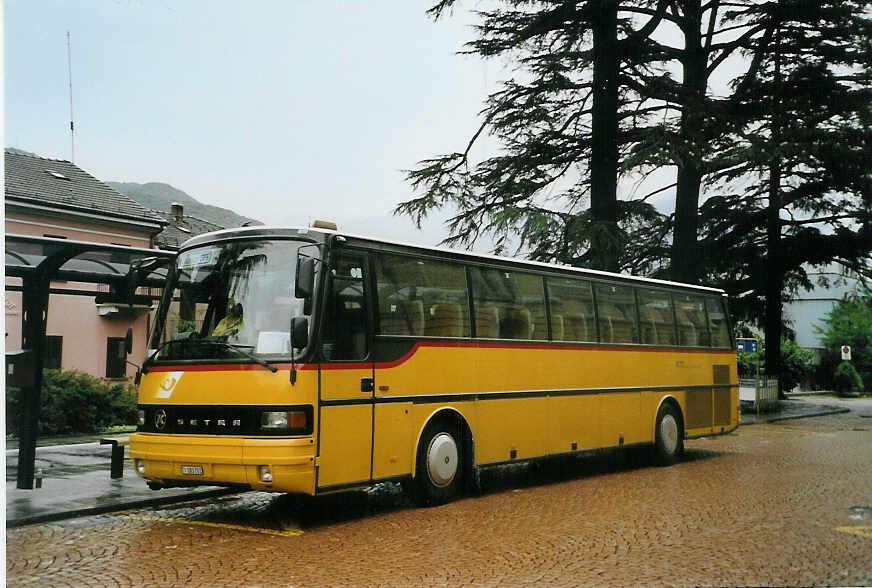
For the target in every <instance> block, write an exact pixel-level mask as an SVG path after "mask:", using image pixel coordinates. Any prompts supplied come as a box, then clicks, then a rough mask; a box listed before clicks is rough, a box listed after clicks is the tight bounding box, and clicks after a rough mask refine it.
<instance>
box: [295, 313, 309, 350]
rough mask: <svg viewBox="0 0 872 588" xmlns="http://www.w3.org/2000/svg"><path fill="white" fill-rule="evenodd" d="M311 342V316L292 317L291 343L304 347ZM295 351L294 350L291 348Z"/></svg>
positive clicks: (300, 347) (297, 346) (299, 347)
mask: <svg viewBox="0 0 872 588" xmlns="http://www.w3.org/2000/svg"><path fill="white" fill-rule="evenodd" d="M308 344H309V318H308V317H305V316H295V317H294V318H292V319H291V345H292V346H293V347H294V348H295V349H302V348H303V347H305V346H307V345H308ZM291 351H292V352H293V350H291Z"/></svg>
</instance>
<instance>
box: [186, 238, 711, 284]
mask: <svg viewBox="0 0 872 588" xmlns="http://www.w3.org/2000/svg"><path fill="white" fill-rule="evenodd" d="M313 233H314V234H320V235H323V236H324V237H325V238H326V237H327V236H328V235H336V236H340V237H344V238H347V239H355V240H361V241H370V242H373V243H383V244H385V245H396V246H399V247H408V248H412V249H418V250H423V251H433V252H436V253H443V254H445V253H447V254H451V255H456V256H459V257H465V258H470V259H480V260H487V261H497V262H500V263H508V264H514V265H525V266H533V267H539V268H549V269H555V270H559V271H563V272H566V271H568V272H574V273H578V274H582V275H588V276H598V277H603V278H611V279H618V280H630V281H634V282H640V283H644V284H653V285H660V286H671V287H679V288H687V289H692V290H700V291H706V292H714V293H718V294H722V295H724V296H726V292H724V290H722V289H720V288H711V287H709V286H697V285H695V284H686V283H683V282H672V281H669V280H659V279H656V278H646V277H642V276H633V275H628V274H618V273H614V272H607V271H602V270H595V269H588V268H580V267H574V266H570V265H560V264H556V263H546V262H542V261H531V260H527V259H517V258H514V257H505V256H500V255H491V254H488V253H476V252H473V251H463V250H459V249H451V248H448V247H436V246H432V245H421V244H419V243H409V242H407V241H394V240H391V239H381V238H378V237H370V236H367V235H357V234H354V233H348V232H345V231H340V230H332V229H323V228H313V227H299V226H267V225H257V226H250V227H237V228H231V229H222V230H220V231H213V232H211V233H203V234H202V235H197V236H196V237H193V238H191V239H189V240H188V241H186V242H185V243H183V244H182V246H181V248H180V251H182V250H185V249H188V248H190V247H197V246H199V245H204V244H206V243H212V242H214V241H222V240H225V239H232V238H236V237H240V238H244V237H248V236H251V237H269V236H284V237H292V236H293V237H304V238H305V237H306V236H309V237H311V235H312V234H313Z"/></svg>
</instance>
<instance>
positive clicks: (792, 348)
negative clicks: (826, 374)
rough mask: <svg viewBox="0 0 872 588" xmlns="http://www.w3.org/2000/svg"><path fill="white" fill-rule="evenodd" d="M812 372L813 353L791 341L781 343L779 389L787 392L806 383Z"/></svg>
mask: <svg viewBox="0 0 872 588" xmlns="http://www.w3.org/2000/svg"><path fill="white" fill-rule="evenodd" d="M813 372H814V353H812V352H811V351H809V350H808V349H803V348H802V347H800V346H799V344H798V343H797V342H796V341H794V340H793V339H784V340H782V341H781V389H782V390H784V391H785V392H789V391H790V390H793V389H794V388H796V387H797V386H798V385H799V384H802V383H803V382H805V381H807V380H808V379H809V378H810V377H811V375H812V373H813Z"/></svg>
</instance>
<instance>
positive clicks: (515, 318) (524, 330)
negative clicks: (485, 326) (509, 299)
mask: <svg viewBox="0 0 872 588" xmlns="http://www.w3.org/2000/svg"><path fill="white" fill-rule="evenodd" d="M532 324H533V321H532V320H531V315H530V309H528V308H518V307H508V308H506V316H505V318H504V319H503V320H501V321H500V338H501V339H532V338H533V329H532Z"/></svg>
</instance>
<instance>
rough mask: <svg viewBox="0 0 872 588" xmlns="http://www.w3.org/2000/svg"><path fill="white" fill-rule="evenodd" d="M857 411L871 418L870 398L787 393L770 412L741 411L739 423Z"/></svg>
mask: <svg viewBox="0 0 872 588" xmlns="http://www.w3.org/2000/svg"><path fill="white" fill-rule="evenodd" d="M851 411H855V412H858V413H859V414H860V415H861V416H864V417H868V418H872V398H869V397H864V398H838V397H835V396H830V395H823V394H813V395H797V394H793V395H789V396H788V398H787V400H780V401H778V407H777V408H776V409H775V410H772V411H770V412H761V413H760V415H759V417H758V416H757V414H756V413H753V412H749V413H744V412H743V413H742V417H741V424H743V425H754V424H757V423H774V422H778V421H786V420H790V419H801V418H809V417H816V416H826V415H828V414H839V413H844V412H851Z"/></svg>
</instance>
